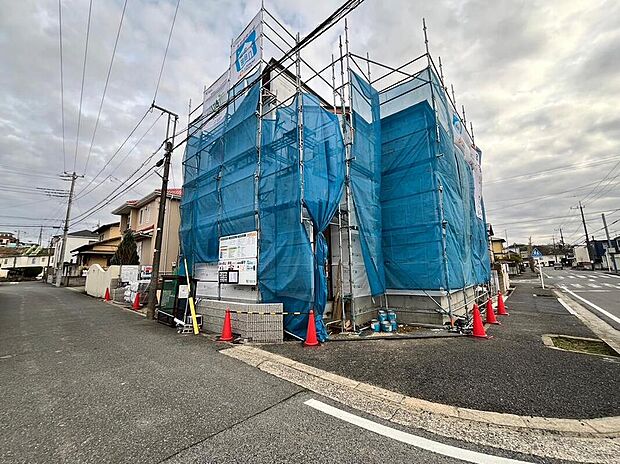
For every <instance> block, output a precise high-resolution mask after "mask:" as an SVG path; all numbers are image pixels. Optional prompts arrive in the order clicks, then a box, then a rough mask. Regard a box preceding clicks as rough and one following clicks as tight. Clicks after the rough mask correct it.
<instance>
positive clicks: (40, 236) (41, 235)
mask: <svg viewBox="0 0 620 464" xmlns="http://www.w3.org/2000/svg"><path fill="white" fill-rule="evenodd" d="M42 238H43V226H41V227H39V242H38V245H39V246H41V239H42Z"/></svg>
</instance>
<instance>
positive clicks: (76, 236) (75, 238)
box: [51, 229, 99, 275]
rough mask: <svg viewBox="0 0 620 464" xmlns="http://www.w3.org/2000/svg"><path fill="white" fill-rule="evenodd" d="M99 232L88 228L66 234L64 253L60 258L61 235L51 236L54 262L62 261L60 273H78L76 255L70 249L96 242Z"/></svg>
mask: <svg viewBox="0 0 620 464" xmlns="http://www.w3.org/2000/svg"><path fill="white" fill-rule="evenodd" d="M98 240H99V234H97V233H95V232H91V231H90V230H86V229H84V230H78V231H76V232H70V233H68V234H67V245H66V246H65V254H64V256H63V258H62V259H60V251H61V248H62V235H55V236H54V237H52V242H51V245H52V248H53V249H54V262H55V263H62V268H63V269H62V275H79V274H80V273H79V269H78V267H79V266H78V257H77V255H75V254H73V253H72V250H75V249H76V248H79V247H81V246H82V245H88V244H90V243H94V242H97V241H98Z"/></svg>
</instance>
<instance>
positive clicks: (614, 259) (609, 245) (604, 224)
mask: <svg viewBox="0 0 620 464" xmlns="http://www.w3.org/2000/svg"><path fill="white" fill-rule="evenodd" d="M601 217H602V218H603V226H604V227H605V236H606V237H607V257H608V258H609V255H610V252H611V239H610V238H609V229H608V228H607V219H605V213H602V214H601ZM614 251H615V252H616V253H617V252H618V250H616V247H615V246H614ZM612 262H613V265H614V271H615V272H618V264H617V263H616V257H615V256H614V257H613V259H612ZM608 264H609V262H608ZM608 268H609V266H608Z"/></svg>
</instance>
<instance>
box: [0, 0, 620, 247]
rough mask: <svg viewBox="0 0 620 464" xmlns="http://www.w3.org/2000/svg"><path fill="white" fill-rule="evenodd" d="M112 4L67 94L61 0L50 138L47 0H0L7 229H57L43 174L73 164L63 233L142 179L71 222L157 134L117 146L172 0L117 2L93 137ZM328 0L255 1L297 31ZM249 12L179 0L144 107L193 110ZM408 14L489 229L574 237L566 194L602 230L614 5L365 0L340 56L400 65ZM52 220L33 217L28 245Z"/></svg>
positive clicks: (1, 199) (619, 151)
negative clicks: (443, 92)
mask: <svg viewBox="0 0 620 464" xmlns="http://www.w3.org/2000/svg"><path fill="white" fill-rule="evenodd" d="M123 4H124V0H105V1H103V0H94V1H93V7H92V14H91V28H90V36H89V43H88V54H87V60H86V73H85V78H84V87H83V94H82V93H81V84H82V70H83V66H84V52H85V39H86V28H87V18H88V9H89V2H88V1H87V0H62V2H61V6H62V21H63V27H62V34H63V77H64V125H65V131H64V132H65V134H64V149H63V135H62V134H63V130H62V112H61V85H60V56H59V21H58V20H59V11H58V2H57V1H56V0H51V1H50V0H36V1H35V0H23V1H10V0H4V1H3V2H2V14H1V15H0V59H1V62H2V66H1V67H0V88H1V89H2V91H1V92H0V133H1V136H0V174H1V175H2V178H3V182H2V184H0V230H13V231H16V230H17V229H20V230H21V231H22V232H21V233H22V236H25V238H26V239H27V240H32V241H36V240H37V238H38V233H39V230H38V228H37V227H36V226H38V225H41V224H44V225H46V226H52V225H55V226H57V225H59V224H60V221H61V220H62V218H64V205H63V203H62V202H63V199H61V198H58V197H54V196H49V194H48V193H47V192H49V190H46V191H44V190H41V189H67V188H68V186H69V185H68V182H65V181H63V180H61V179H60V178H59V177H58V175H59V174H61V173H62V172H63V171H64V170H67V171H72V170H73V169H74V166H75V170H76V171H77V172H78V173H79V174H83V175H84V177H83V178H80V179H79V180H78V182H77V186H76V191H77V192H78V194H77V200H76V202H75V205H74V210H73V212H72V217H76V218H77V219H80V218H82V220H81V222H78V223H76V226H75V229H81V228H92V227H94V226H96V225H97V223H98V222H101V223H105V222H111V221H112V220H113V219H114V217H113V216H111V215H110V211H111V210H112V209H113V208H114V207H115V206H117V205H119V204H120V203H122V201H124V200H127V199H132V198H139V197H140V196H142V195H145V194H147V193H148V192H149V191H150V190H152V189H154V188H155V187H156V186H157V183H158V182H157V181H158V180H159V179H158V178H157V177H156V176H151V177H149V178H146V180H143V181H142V182H141V183H137V184H135V185H134V186H132V187H131V189H130V190H128V191H126V192H125V193H124V194H123V195H121V196H119V197H118V199H115V200H113V201H111V202H110V204H109V205H107V206H105V207H104V208H102V209H101V210H98V211H97V212H96V213H95V214H93V215H91V216H88V217H84V214H85V213H87V212H88V211H90V210H91V209H92V208H93V207H94V206H96V205H97V204H99V203H101V202H103V201H104V200H105V199H106V198H107V197H108V196H109V195H110V193H111V192H113V191H115V189H116V188H117V187H118V185H119V183H120V182H121V181H123V180H125V179H126V178H127V177H128V176H129V175H130V174H131V173H133V172H134V171H135V170H136V169H137V168H138V167H139V166H140V165H141V164H142V163H143V162H144V161H145V160H147V159H148V158H149V156H150V155H151V154H152V153H153V152H154V151H155V150H156V149H157V148H158V147H159V145H160V144H161V141H162V139H163V137H164V133H165V118H163V117H162V118H159V119H158V118H157V117H158V113H149V114H147V116H146V117H145V119H144V120H143V122H142V124H140V126H139V127H138V129H137V130H136V131H135V133H134V134H133V136H132V137H130V138H129V139H128V140H127V142H126V143H125V145H124V146H122V148H120V150H119V147H121V145H122V143H123V141H125V140H126V138H127V136H128V135H129V133H130V132H131V130H132V129H133V128H134V127H135V126H136V124H137V123H138V121H139V120H140V119H141V118H142V117H143V115H144V114H145V112H146V110H147V109H148V107H149V105H150V103H151V101H152V100H153V97H154V94H155V89H156V86H157V80H158V76H159V71H160V68H161V65H162V60H163V56H164V50H165V48H166V42H167V40H168V33H169V30H170V25H171V22H172V18H173V16H174V12H175V7H176V1H175V0H167V1H165V0H160V1H155V0H152V1H147V0H128V1H127V7H126V11H125V15H124V19H123V23H122V28H121V30H120V36H119V41H118V46H117V50H116V54H115V58H114V62H113V67H112V70H111V74H110V79H109V83H108V87H107V91H106V96H105V100H104V102H103V106H102V110H101V114H100V117H99V122H98V127H97V131H96V133H95V137H94V140H93V131H94V128H95V123H96V121H97V115H98V112H99V107H100V104H101V101H102V94H103V90H104V86H105V82H106V76H107V74H108V69H109V66H110V60H111V57H112V51H113V48H114V43H115V38H116V34H117V30H118V28H119V20H120V18H121V12H122V10H123ZM339 4H340V1H329V0H311V1H310V0H297V1H290V0H265V6H266V7H267V8H268V9H269V10H270V11H271V12H272V13H273V14H274V16H275V17H277V18H279V19H280V20H281V21H282V22H283V23H284V24H286V25H287V27H288V28H289V29H290V30H291V31H293V32H296V31H299V32H300V34H301V36H302V37H303V36H304V35H305V34H306V33H308V32H309V31H310V30H312V29H313V28H314V27H315V25H316V24H318V23H319V22H321V21H322V20H323V19H325V18H326V17H327V16H328V15H329V14H330V13H331V12H332V11H333V10H334V9H335V8H336V7H337V6H338V5H339ZM259 7H260V0H248V1H246V2H242V1H214V0H181V2H180V7H179V10H178V14H177V18H176V23H175V28H174V31H173V34H172V39H171V42H170V48H169V51H168V55H167V58H166V63H165V68H164V73H163V76H162V78H161V82H160V85H159V88H158V92H157V103H158V104H159V105H161V106H164V107H167V108H169V109H170V110H172V111H174V112H176V113H179V115H181V117H180V122H181V124H186V122H187V110H188V103H189V99H190V98H191V99H192V102H193V106H194V107H195V105H196V104H197V103H198V102H199V101H200V98H201V91H202V88H203V86H204V85H208V84H210V83H212V82H213V81H214V80H215V79H216V78H217V77H218V76H219V75H220V74H222V73H223V72H224V70H225V69H226V67H227V63H228V59H229V46H230V40H231V38H232V37H234V36H236V35H237V34H238V33H239V32H240V31H241V30H242V29H243V27H244V25H245V24H246V23H247V22H248V21H249V20H250V19H251V18H252V17H253V16H254V14H255V13H256V12H257V11H258V9H259ZM422 17H425V18H426V21H427V25H428V27H429V37H430V48H431V52H432V53H433V54H434V55H435V56H441V57H442V61H443V65H444V75H445V78H446V81H447V84H448V85H449V84H453V85H454V88H455V91H456V99H457V104H458V106H459V107H460V105H461V104H462V105H465V108H466V113H467V119H468V121H473V123H474V131H475V136H476V142H477V144H478V145H479V146H480V147H481V148H482V150H483V153H484V161H483V175H484V181H483V182H484V195H485V202H486V207H487V216H488V220H489V221H490V222H491V223H492V224H493V226H494V229H495V233H496V235H501V236H504V235H505V234H506V235H507V236H508V239H509V241H510V242H511V243H512V242H513V241H519V242H524V241H526V240H527V237H529V236H532V237H533V240H534V241H535V242H539V243H542V242H545V243H549V242H551V237H552V235H554V234H555V235H556V239H557V237H558V236H559V231H558V229H559V228H560V227H562V230H563V232H564V238H565V240H566V242H578V241H580V240H582V239H583V235H582V229H581V225H580V220H579V219H580V218H579V212H578V210H575V209H571V208H574V207H575V206H576V205H577V204H578V202H579V201H580V200H582V201H583V204H584V205H585V214H586V219H587V222H588V228H589V230H590V234H593V235H595V236H596V237H597V238H602V237H603V235H602V234H603V232H602V230H601V228H602V223H601V217H600V212H607V216H608V223H610V229H611V230H612V233H614V232H615V233H617V234H620V221H619V219H620V210H619V208H620V202H619V201H618V200H619V199H620V114H619V113H618V107H619V103H620V101H619V98H620V97H619V95H620V2H617V1H615V0H611V1H569V0H561V1H527V2H522V1H496V2H488V1H482V0H472V1H460V0H440V1H436V2H411V1H408V0H382V1H378V0H366V2H365V3H363V4H362V5H361V6H360V7H359V8H358V9H357V10H356V11H354V12H353V13H352V14H351V15H350V16H349V25H350V29H351V31H350V39H351V47H352V51H354V52H356V53H358V54H365V53H366V52H369V53H370V56H371V58H374V59H376V60H378V61H382V62H384V63H387V64H390V65H398V64H401V63H402V62H404V61H407V60H408V59H411V58H413V57H415V56H417V55H419V54H420V53H422V52H423V49H424V44H423V38H422V31H421V22H422ZM339 33H342V28H341V27H337V28H334V29H333V30H331V31H330V32H329V33H328V34H325V35H324V36H323V37H322V38H321V40H319V41H318V42H317V43H315V44H313V46H311V47H310V48H309V49H307V50H305V51H304V56H305V57H307V59H308V60H310V62H311V63H312V64H314V65H316V67H318V68H320V67H322V66H324V65H325V64H327V62H328V61H327V59H328V57H329V55H330V54H331V53H332V52H335V51H336V50H337V35H338V34H339ZM372 72H373V73H376V72H378V70H377V69H373V70H372ZM81 94H82V105H81V109H82V111H81V114H82V116H81V120H80V131H79V138H77V127H78V114H79V108H80V96H81ZM91 141H92V148H91ZM76 143H77V145H76ZM76 147H77V149H76ZM89 153H90V155H89ZM158 157H159V155H156V156H155V157H153V158H152V159H151V160H152V161H150V162H149V163H148V164H147V165H145V166H150V165H151V164H152V162H154V161H155V160H157V158H158ZM181 157H182V151H181V150H179V151H177V152H175V154H174V159H175V162H174V169H173V174H172V184H173V185H174V186H179V187H180V186H181V184H182V174H181V162H180V160H181ZM143 171H144V169H143V170H142V171H139V172H138V175H136V176H135V177H134V178H139V174H140V173H141V172H143ZM96 175H98V176H97V177H95V176H96ZM107 201H109V200H106V202H107ZM103 204H105V202H104V203H103ZM616 221H617V222H616ZM72 229H73V228H72ZM54 231H55V229H49V228H48V229H45V230H44V233H43V236H44V239H45V238H46V237H48V236H49V234H50V233H51V232H54Z"/></svg>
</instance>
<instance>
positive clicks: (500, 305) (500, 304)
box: [497, 292, 508, 316]
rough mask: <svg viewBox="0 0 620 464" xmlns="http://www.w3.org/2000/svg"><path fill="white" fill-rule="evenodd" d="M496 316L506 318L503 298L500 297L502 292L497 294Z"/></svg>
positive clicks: (506, 312) (506, 313)
mask: <svg viewBox="0 0 620 464" xmlns="http://www.w3.org/2000/svg"><path fill="white" fill-rule="evenodd" d="M497 314H498V315H500V316H508V311H506V306H505V305H504V297H503V296H502V292H497Z"/></svg>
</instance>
